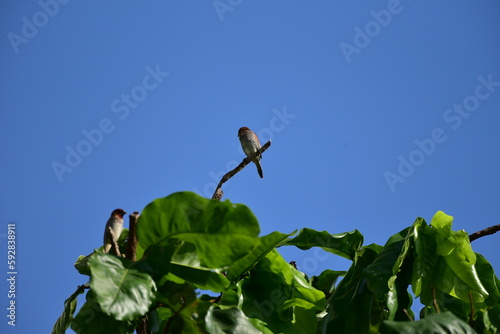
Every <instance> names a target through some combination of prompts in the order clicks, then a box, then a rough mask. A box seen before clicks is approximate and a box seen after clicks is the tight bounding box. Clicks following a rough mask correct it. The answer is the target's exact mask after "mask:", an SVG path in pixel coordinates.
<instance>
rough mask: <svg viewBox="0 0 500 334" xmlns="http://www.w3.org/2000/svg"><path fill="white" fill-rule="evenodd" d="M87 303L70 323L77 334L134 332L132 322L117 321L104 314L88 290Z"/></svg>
mask: <svg viewBox="0 0 500 334" xmlns="http://www.w3.org/2000/svg"><path fill="white" fill-rule="evenodd" d="M86 299H87V302H86V303H85V304H83V306H82V308H81V309H80V311H79V312H78V314H77V315H76V317H75V318H74V319H73V321H72V322H71V329H72V330H74V331H75V332H76V333H78V334H103V333H106V334H129V333H133V332H134V327H135V326H134V322H132V321H118V320H116V319H115V318H114V317H112V316H110V315H107V314H104V313H103V312H102V310H101V307H100V306H99V304H98V303H97V301H96V298H95V295H94V293H93V292H92V290H90V291H89V292H88V293H87V297H86Z"/></svg>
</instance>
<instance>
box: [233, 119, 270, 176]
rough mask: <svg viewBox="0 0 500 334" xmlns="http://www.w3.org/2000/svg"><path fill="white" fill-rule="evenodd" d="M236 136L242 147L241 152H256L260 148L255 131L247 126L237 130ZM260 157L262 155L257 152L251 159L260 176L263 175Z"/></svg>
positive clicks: (247, 153)
mask: <svg viewBox="0 0 500 334" xmlns="http://www.w3.org/2000/svg"><path fill="white" fill-rule="evenodd" d="M238 138H240V143H241V147H242V148H243V152H245V154H246V155H247V157H248V156H250V155H252V154H253V153H255V152H257V151H258V150H259V149H260V141H259V138H258V137H257V135H256V134H255V132H253V131H252V130H250V129H249V128H247V127H245V126H244V127H242V128H240V129H239V130H238ZM260 159H262V155H261V154H259V155H257V156H256V157H255V159H253V160H252V161H253V162H254V164H255V165H256V166H257V172H259V176H260V177H261V178H263V177H264V174H263V173H262V167H261V166H260Z"/></svg>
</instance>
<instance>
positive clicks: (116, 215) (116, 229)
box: [104, 209, 126, 255]
mask: <svg viewBox="0 0 500 334" xmlns="http://www.w3.org/2000/svg"><path fill="white" fill-rule="evenodd" d="M125 214H126V212H125V210H123V209H116V210H113V212H111V217H109V219H108V222H107V223H106V229H105V230H104V253H109V250H110V249H111V247H113V242H115V243H116V242H118V238H120V234H122V229H123V216H124V215H125ZM110 229H111V231H112V232H113V235H112V236H111V232H110V231H109V230H110ZM117 255H120V254H117Z"/></svg>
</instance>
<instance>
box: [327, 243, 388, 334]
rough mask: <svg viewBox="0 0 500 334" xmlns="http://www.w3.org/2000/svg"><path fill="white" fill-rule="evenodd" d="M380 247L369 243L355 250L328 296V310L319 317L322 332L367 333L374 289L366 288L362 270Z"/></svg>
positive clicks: (371, 318)
mask: <svg viewBox="0 0 500 334" xmlns="http://www.w3.org/2000/svg"><path fill="white" fill-rule="evenodd" d="M380 250H381V247H380V246H378V245H374V244H372V245H368V246H365V247H363V248H362V249H361V250H360V251H359V252H358V253H357V254H356V256H355V259H354V262H353V264H352V265H351V267H350V268H349V270H348V272H347V274H346V276H345V277H344V279H343V280H342V281H340V283H339V284H338V286H337V288H336V289H335V291H334V293H333V295H332V297H331V299H330V303H329V305H328V314H327V315H326V316H324V317H322V318H321V321H320V324H319V326H320V328H321V333H345V334H351V333H357V334H363V333H368V331H369V328H370V323H371V321H372V320H374V321H376V318H377V317H376V316H374V315H373V314H374V313H375V312H373V311H372V308H373V307H374V306H373V299H374V296H373V292H371V291H370V290H369V289H368V284H367V282H366V279H365V278H364V277H363V270H364V269H365V268H366V267H367V266H369V265H370V264H371V263H373V261H374V260H375V258H376V256H377V254H378V252H379V251H380ZM354 314H355V316H353V315H354Z"/></svg>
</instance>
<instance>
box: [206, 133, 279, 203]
mask: <svg viewBox="0 0 500 334" xmlns="http://www.w3.org/2000/svg"><path fill="white" fill-rule="evenodd" d="M269 146H271V141H270V140H269V141H268V142H267V143H265V144H264V145H263V146H262V147H261V148H260V149H259V150H258V151H257V152H255V153H254V154H252V155H250V156H248V157H246V158H245V159H243V161H242V162H241V163H240V164H239V165H238V166H236V168H234V169H233V170H231V171H229V172H227V173H226V174H225V175H224V176H223V177H222V179H221V180H220V182H219V184H218V185H217V188H216V189H215V192H214V194H213V196H212V199H216V200H220V199H221V198H222V196H223V195H224V193H223V192H222V189H221V188H222V185H223V184H224V183H225V182H226V181H228V180H229V179H230V178H232V177H233V176H234V175H235V174H236V173H238V172H239V171H241V170H242V169H243V168H245V166H246V165H248V164H249V163H250V162H252V160H253V159H255V157H256V156H258V155H259V154H262V153H264V151H265V150H267V149H268V148H269Z"/></svg>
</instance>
